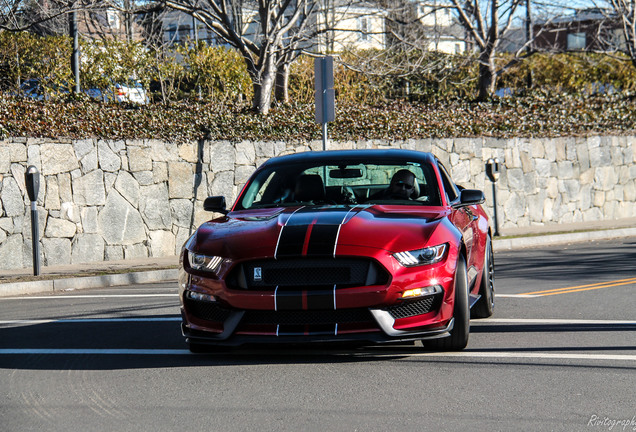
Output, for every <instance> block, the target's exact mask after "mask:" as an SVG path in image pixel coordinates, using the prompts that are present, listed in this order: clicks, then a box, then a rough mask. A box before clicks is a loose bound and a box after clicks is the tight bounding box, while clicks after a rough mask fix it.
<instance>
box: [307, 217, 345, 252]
mask: <svg viewBox="0 0 636 432" xmlns="http://www.w3.org/2000/svg"><path fill="white" fill-rule="evenodd" d="M341 220H342V219H341ZM339 227H340V225H318V224H316V225H314V227H313V228H312V230H311V237H310V238H309V244H308V245H307V255H308V256H322V255H328V256H331V255H333V251H334V248H335V246H336V237H337V236H338V228H339Z"/></svg>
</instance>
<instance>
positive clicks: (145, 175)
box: [133, 171, 155, 186]
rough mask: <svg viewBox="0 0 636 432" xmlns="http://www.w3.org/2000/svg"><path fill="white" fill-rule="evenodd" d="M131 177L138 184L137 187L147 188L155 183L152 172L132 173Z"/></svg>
mask: <svg viewBox="0 0 636 432" xmlns="http://www.w3.org/2000/svg"><path fill="white" fill-rule="evenodd" d="M133 176H134V177H135V179H136V180H137V182H138V183H139V186H148V185H151V184H154V183H155V180H154V176H153V173H152V171H137V172H133Z"/></svg>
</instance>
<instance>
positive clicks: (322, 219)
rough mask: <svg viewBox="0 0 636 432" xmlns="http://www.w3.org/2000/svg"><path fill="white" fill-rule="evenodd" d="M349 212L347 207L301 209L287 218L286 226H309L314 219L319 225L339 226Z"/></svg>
mask: <svg viewBox="0 0 636 432" xmlns="http://www.w3.org/2000/svg"><path fill="white" fill-rule="evenodd" d="M350 210H351V209H350V208H349V207H333V206H329V207H303V208H301V209H300V210H298V211H296V212H294V214H292V215H291V216H290V217H289V219H288V220H287V223H286V225H287V226H294V225H309V224H311V223H312V222H313V221H314V219H317V223H319V224H325V225H339V224H340V223H341V222H342V220H343V219H344V217H345V216H346V214H347V213H349V211H350Z"/></svg>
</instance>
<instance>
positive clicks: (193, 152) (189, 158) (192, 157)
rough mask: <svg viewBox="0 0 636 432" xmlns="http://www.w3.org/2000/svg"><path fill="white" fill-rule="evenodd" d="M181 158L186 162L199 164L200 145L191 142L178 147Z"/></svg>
mask: <svg viewBox="0 0 636 432" xmlns="http://www.w3.org/2000/svg"><path fill="white" fill-rule="evenodd" d="M178 148H179V158H181V159H183V160H184V161H186V162H190V163H197V162H199V143H197V142H196V141H190V142H186V143H183V144H181V145H179V146H178ZM200 154H201V158H203V148H201V153H200Z"/></svg>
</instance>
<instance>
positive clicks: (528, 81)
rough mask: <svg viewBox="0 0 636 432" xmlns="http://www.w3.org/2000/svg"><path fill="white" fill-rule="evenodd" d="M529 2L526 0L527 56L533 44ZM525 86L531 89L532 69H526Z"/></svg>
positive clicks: (530, 52)
mask: <svg viewBox="0 0 636 432" xmlns="http://www.w3.org/2000/svg"><path fill="white" fill-rule="evenodd" d="M530 1H531V0H526V41H527V42H526V43H527V46H526V52H527V53H528V55H530V54H532V51H533V50H532V45H533V43H534V41H533V39H534V34H533V33H534V30H533V28H532V24H533V23H532V9H531V7H530ZM526 86H527V88H528V89H531V88H532V69H531V68H530V67H529V68H528V74H527V75H526Z"/></svg>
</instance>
